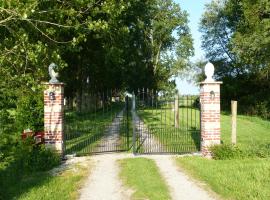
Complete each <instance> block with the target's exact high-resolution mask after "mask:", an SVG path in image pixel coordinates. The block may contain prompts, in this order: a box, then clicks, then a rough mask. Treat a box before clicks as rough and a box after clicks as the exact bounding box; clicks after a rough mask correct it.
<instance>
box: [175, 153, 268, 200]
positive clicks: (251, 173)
mask: <svg viewBox="0 0 270 200" xmlns="http://www.w3.org/2000/svg"><path fill="white" fill-rule="evenodd" d="M177 163H178V165H180V166H181V167H182V168H184V169H185V171H186V172H187V173H189V174H191V175H192V176H193V177H194V178H196V179H200V180H202V181H203V182H206V183H207V185H208V186H209V187H210V188H211V189H212V190H213V191H215V192H216V193H218V194H220V195H221V196H222V197H224V198H226V199H236V200H243V199H245V200H251V199H252V200H254V199H257V200H268V199H270V190H269V188H270V179H269V177H270V160H269V159H244V160H209V159H205V158H199V157H185V158H178V159H177Z"/></svg>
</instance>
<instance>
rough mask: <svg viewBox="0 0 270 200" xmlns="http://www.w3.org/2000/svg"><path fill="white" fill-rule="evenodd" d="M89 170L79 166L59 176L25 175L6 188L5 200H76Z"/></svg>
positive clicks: (44, 174)
mask: <svg viewBox="0 0 270 200" xmlns="http://www.w3.org/2000/svg"><path fill="white" fill-rule="evenodd" d="M88 171H89V168H86V167H83V166H81V165H79V164H77V165H76V166H74V167H72V168H71V169H69V170H65V171H63V172H61V173H59V174H57V175H52V173H50V172H39V173H33V174H31V175H25V176H24V177H23V178H21V179H20V180H18V181H14V182H13V183H12V185H11V186H10V187H9V188H6V190H5V194H3V195H2V197H3V199H1V195H0V199H1V200H9V199H12V200H13V199H14V200H15V199H18V200H41V199H42V200H60V199H61V200H76V199H77V198H78V188H79V187H80V185H81V184H82V181H83V180H84V177H85V176H86V175H87V174H88Z"/></svg>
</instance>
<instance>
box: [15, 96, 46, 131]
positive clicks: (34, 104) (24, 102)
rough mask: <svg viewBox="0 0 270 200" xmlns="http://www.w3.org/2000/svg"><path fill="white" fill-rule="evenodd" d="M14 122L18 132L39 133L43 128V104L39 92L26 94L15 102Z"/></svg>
mask: <svg viewBox="0 0 270 200" xmlns="http://www.w3.org/2000/svg"><path fill="white" fill-rule="evenodd" d="M16 112H17V113H16V122H17V126H18V128H19V131H20V132H21V131H23V130H24V129H28V128H29V129H31V130H33V131H41V130H43V127H44V121H43V119H44V103H43V94H42V93H41V92H34V93H31V94H30V93H27V94H25V95H23V96H21V97H20V98H19V100H18V102H17V110H16Z"/></svg>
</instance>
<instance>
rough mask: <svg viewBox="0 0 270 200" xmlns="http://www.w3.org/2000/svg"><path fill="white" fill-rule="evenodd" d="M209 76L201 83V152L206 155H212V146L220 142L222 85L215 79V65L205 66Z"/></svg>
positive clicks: (206, 73)
mask: <svg viewBox="0 0 270 200" xmlns="http://www.w3.org/2000/svg"><path fill="white" fill-rule="evenodd" d="M205 75H206V76H207V78H206V79H205V81H203V82H201V83H200V102H201V152H202V154H203V156H205V157H211V152H210V147H211V146H213V145H217V144H220V85H221V84H222V82H217V81H215V80H214V79H213V78H212V76H213V75H214V66H213V64H211V63H207V64H206V66H205Z"/></svg>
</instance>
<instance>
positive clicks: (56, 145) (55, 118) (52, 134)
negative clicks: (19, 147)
mask: <svg viewBox="0 0 270 200" xmlns="http://www.w3.org/2000/svg"><path fill="white" fill-rule="evenodd" d="M55 66H56V65H55V64H51V65H50V67H51V69H50V67H49V72H50V76H51V78H52V79H51V80H50V82H49V83H45V86H46V89H45V91H44V132H45V133H44V137H45V146H46V148H51V149H53V150H56V151H57V152H58V153H60V154H62V155H63V153H64V146H63V139H64V138H63V136H64V119H63V118H64V84H63V83H60V82H59V81H58V80H57V79H56V77H57V74H56V73H55V72H54V69H53V68H54V67H55Z"/></svg>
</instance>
